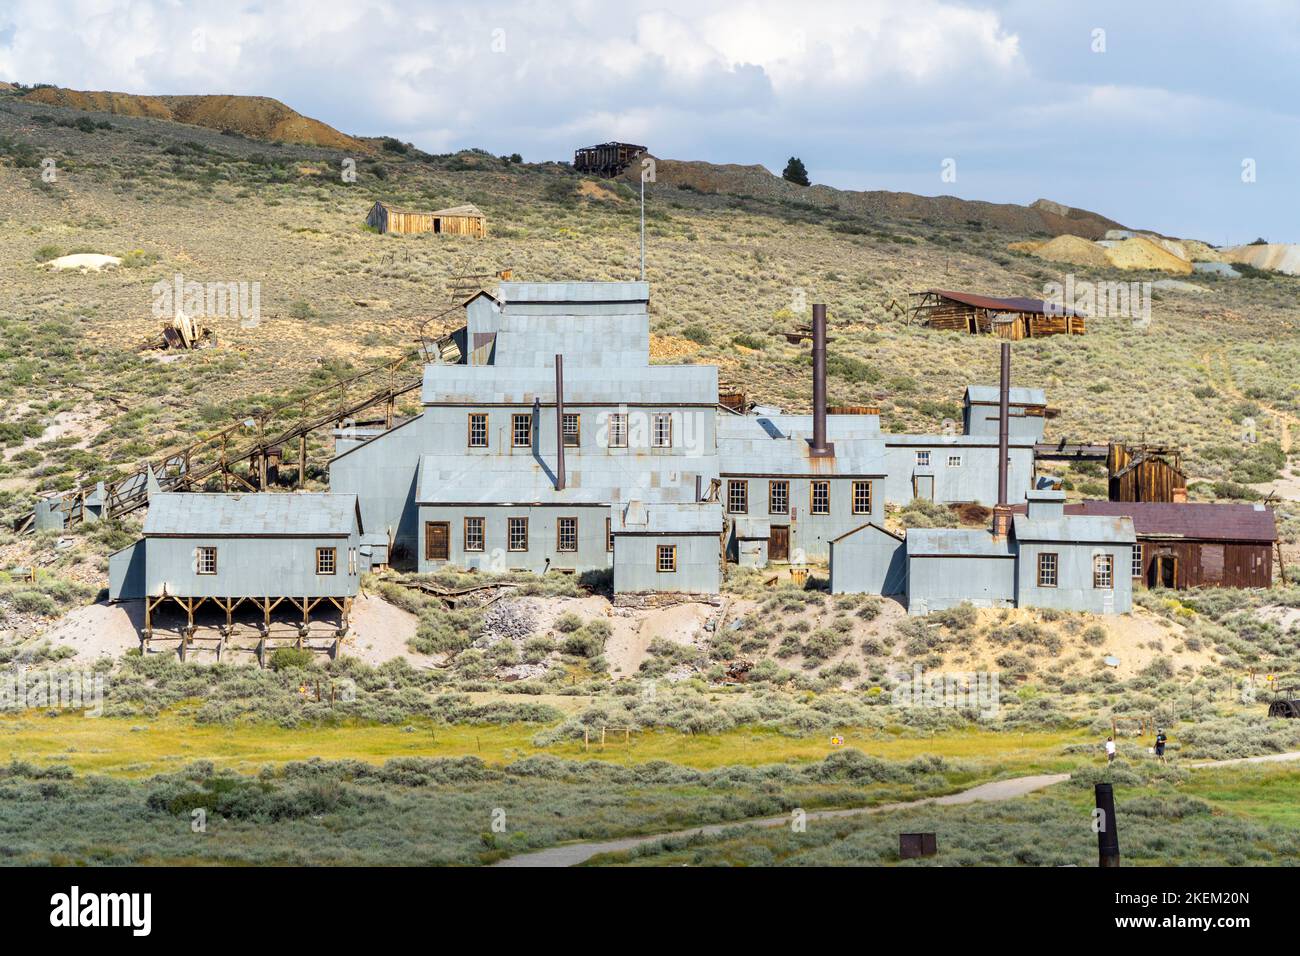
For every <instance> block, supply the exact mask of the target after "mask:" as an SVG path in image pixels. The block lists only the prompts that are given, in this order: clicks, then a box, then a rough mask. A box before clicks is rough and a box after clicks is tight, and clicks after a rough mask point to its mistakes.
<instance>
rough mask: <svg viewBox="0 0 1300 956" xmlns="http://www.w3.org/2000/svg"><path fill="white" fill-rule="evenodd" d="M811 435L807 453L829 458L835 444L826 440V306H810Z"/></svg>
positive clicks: (815, 456)
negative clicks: (811, 369) (811, 368)
mask: <svg viewBox="0 0 1300 956" xmlns="http://www.w3.org/2000/svg"><path fill="white" fill-rule="evenodd" d="M812 339H813V341H812V366H813V437H812V444H811V447H810V448H809V449H808V454H809V455H811V456H812V457H813V458H830V457H832V456H833V455H834V454H835V446H833V445H831V444H830V443H829V442H827V441H826V306H825V305H814V306H813V307H812Z"/></svg>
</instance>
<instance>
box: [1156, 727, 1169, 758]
mask: <svg viewBox="0 0 1300 956" xmlns="http://www.w3.org/2000/svg"><path fill="white" fill-rule="evenodd" d="M1167 741H1168V738H1167V737H1166V736H1165V732H1164V731H1163V730H1160V729H1158V728H1157V730H1156V756H1157V757H1159V758H1160V762H1161V763H1165V743H1166V742H1167Z"/></svg>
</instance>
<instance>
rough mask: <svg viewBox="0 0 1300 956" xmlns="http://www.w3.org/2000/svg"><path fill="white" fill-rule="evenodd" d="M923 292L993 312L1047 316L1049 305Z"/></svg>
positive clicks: (1060, 311)
mask: <svg viewBox="0 0 1300 956" xmlns="http://www.w3.org/2000/svg"><path fill="white" fill-rule="evenodd" d="M925 291H926V292H927V293H928V294H929V295H937V296H940V297H942V298H944V299H950V300H952V301H953V302H960V303H962V304H963V305H969V306H973V307H974V308H976V309H990V310H992V311H994V312H1025V313H1029V314H1031V315H1047V314H1049V312H1048V309H1049V305H1048V303H1046V302H1044V301H1043V300H1042V299H1025V298H1021V297H1019V296H1012V297H1010V298H1005V299H1001V298H995V297H994V296H991V295H978V294H976V293H974V292H954V291H952V290H948V289H926V290H925ZM1050 308H1051V312H1050V314H1051V315H1077V316H1082V315H1083V313H1081V312H1077V311H1075V310H1073V309H1066V308H1064V307H1061V306H1055V305H1053V306H1050Z"/></svg>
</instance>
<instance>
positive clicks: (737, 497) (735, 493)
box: [727, 481, 749, 515]
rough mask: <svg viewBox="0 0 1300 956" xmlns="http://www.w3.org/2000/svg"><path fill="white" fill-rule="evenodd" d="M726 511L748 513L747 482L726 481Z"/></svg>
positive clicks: (735, 513) (738, 513) (734, 513)
mask: <svg viewBox="0 0 1300 956" xmlns="http://www.w3.org/2000/svg"><path fill="white" fill-rule="evenodd" d="M727 511H728V512H730V513H731V514H733V515H744V514H749V482H747V481H729V482H727Z"/></svg>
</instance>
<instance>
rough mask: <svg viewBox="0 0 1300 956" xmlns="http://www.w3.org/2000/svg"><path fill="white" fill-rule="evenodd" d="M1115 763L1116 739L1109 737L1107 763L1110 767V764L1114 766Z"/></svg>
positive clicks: (1107, 740) (1107, 741)
mask: <svg viewBox="0 0 1300 956" xmlns="http://www.w3.org/2000/svg"><path fill="white" fill-rule="evenodd" d="M1114 762H1115V738H1114V737H1107V738H1106V763H1107V764H1108V765H1109V764H1113V763H1114Z"/></svg>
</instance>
